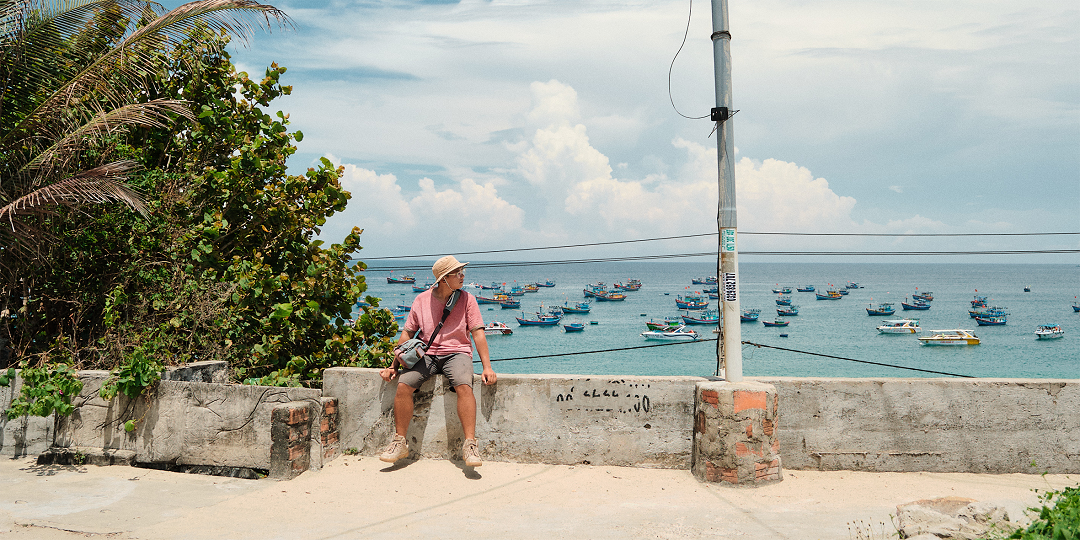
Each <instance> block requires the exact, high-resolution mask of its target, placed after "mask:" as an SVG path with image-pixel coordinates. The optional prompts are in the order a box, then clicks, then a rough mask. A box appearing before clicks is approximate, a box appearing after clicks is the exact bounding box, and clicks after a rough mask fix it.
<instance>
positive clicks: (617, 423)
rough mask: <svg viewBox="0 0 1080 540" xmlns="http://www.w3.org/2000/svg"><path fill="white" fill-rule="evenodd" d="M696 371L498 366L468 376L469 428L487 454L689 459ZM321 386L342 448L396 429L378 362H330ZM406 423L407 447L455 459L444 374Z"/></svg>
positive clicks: (566, 459) (598, 460)
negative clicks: (612, 372) (501, 370)
mask: <svg viewBox="0 0 1080 540" xmlns="http://www.w3.org/2000/svg"><path fill="white" fill-rule="evenodd" d="M703 380H705V379H702V378H699V377H604V376H573V375H500V376H499V382H498V383H497V384H496V385H494V386H483V384H482V383H481V382H480V378H479V376H477V377H475V378H474V382H473V394H474V395H475V396H476V401H477V425H476V435H477V440H478V442H479V444H480V450H481V455H482V457H483V458H484V459H485V460H492V461H515V462H524V463H565V464H575V463H591V464H594V465H628V466H638V467H663V468H681V469H687V468H689V467H690V451H691V441H692V438H693V428H694V426H693V419H694V416H693V412H694V411H693V408H694V405H693V403H694V388H695V385H696V384H697V383H698V382H701V381H703ZM323 381H324V382H323V392H324V394H325V395H326V396H328V397H335V398H337V399H338V404H339V407H340V414H341V424H340V430H341V448H342V449H350V448H356V449H357V450H359V451H360V453H361V454H364V455H376V454H378V453H379V452H381V451H382V448H383V447H384V446H385V445H386V444H387V443H388V442H389V441H390V438H391V436H392V434H393V429H394V427H393V426H394V421H393V417H392V410H393V400H394V392H395V389H396V388H397V382H396V381H394V382H391V383H385V382H383V380H382V379H381V378H379V375H378V370H375V369H361V368H332V369H328V370H326V371H325V372H324V373H323ZM415 403H416V408H415V411H414V415H413V421H412V423H411V426H410V430H409V433H408V438H409V444H410V449H411V450H412V453H413V455H414V456H423V457H437V458H447V459H461V443H462V434H461V424H460V422H459V421H458V418H457V396H456V395H455V394H454V393H453V391H452V390H450V389H448V388H446V382H445V379H444V378H443V377H442V376H436V377H432V378H431V379H430V380H428V381H426V382H425V383H424V385H423V386H422V387H421V388H420V391H419V392H417V393H416V395H415Z"/></svg>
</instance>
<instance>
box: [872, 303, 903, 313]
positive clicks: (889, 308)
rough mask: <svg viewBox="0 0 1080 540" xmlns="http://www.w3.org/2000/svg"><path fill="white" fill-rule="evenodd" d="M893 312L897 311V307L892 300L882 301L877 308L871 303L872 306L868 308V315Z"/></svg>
mask: <svg viewBox="0 0 1080 540" xmlns="http://www.w3.org/2000/svg"><path fill="white" fill-rule="evenodd" d="M893 313H896V308H894V307H893V305H892V303H890V302H882V303H880V304H878V305H877V307H876V308H875V307H874V305H873V304H870V307H868V308H866V314H867V315H892V314H893Z"/></svg>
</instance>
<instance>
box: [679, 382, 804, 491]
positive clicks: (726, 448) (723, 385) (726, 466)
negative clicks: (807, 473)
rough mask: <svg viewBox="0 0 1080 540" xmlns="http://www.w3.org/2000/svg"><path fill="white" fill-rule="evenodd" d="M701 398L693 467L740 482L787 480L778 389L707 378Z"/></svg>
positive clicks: (708, 477) (708, 476)
mask: <svg viewBox="0 0 1080 540" xmlns="http://www.w3.org/2000/svg"><path fill="white" fill-rule="evenodd" d="M696 395H697V399H696V400H695V408H696V411H695V422H694V442H693V446H694V450H693V464H692V465H691V470H692V471H693V473H694V475H695V476H697V477H698V479H700V480H703V481H706V482H720V483H727V484H738V485H758V484H764V483H769V482H776V481H780V480H783V470H782V469H781V466H780V442H779V436H778V434H777V427H776V426H777V417H778V406H779V401H778V400H777V392H776V388H775V387H773V386H772V385H768V384H763V383H758V382H741V383H729V382H702V383H699V384H698V385H697V392H696Z"/></svg>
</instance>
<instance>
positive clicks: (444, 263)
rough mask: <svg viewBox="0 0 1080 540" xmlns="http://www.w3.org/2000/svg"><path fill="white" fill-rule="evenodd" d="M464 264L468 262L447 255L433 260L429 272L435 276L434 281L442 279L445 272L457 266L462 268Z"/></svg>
mask: <svg viewBox="0 0 1080 540" xmlns="http://www.w3.org/2000/svg"><path fill="white" fill-rule="evenodd" d="M466 264H469V263H463V262H458V260H457V259H455V258H454V256H453V255H447V256H445V257H443V258H441V259H439V260H437V261H435V264H434V265H432V267H431V273H432V274H433V275H434V276H435V283H438V282H440V281H442V278H444V277H446V275H447V274H449V273H451V272H454V271H455V270H457V269H459V268H464V267H465V265H466Z"/></svg>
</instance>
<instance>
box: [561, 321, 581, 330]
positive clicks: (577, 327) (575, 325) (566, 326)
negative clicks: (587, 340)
mask: <svg viewBox="0 0 1080 540" xmlns="http://www.w3.org/2000/svg"><path fill="white" fill-rule="evenodd" d="M562 327H563V331H564V332H580V331H582V330H584V329H585V323H579V322H572V323H570V324H564V325H563V326H562Z"/></svg>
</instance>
